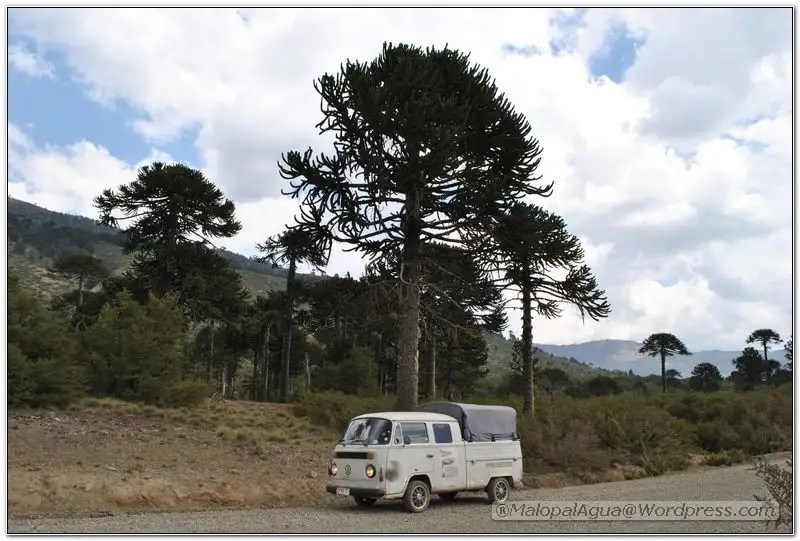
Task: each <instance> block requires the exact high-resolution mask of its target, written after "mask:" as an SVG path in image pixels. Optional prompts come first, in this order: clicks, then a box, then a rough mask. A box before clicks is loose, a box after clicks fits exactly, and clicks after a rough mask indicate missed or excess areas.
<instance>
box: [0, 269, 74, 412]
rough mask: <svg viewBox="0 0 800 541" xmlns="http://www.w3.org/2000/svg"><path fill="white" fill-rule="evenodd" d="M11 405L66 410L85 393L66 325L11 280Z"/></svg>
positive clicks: (9, 345)
mask: <svg viewBox="0 0 800 541" xmlns="http://www.w3.org/2000/svg"><path fill="white" fill-rule="evenodd" d="M8 293H9V295H8V373H7V377H8V397H7V400H8V405H10V406H11V407H20V406H29V407H46V406H55V407H65V406H67V405H69V404H70V403H72V402H74V401H76V400H77V399H79V398H80V397H81V395H82V394H83V391H84V385H83V378H82V371H81V368H80V367H79V366H78V365H77V364H75V362H74V360H73V359H74V357H75V344H74V341H73V340H72V337H71V336H70V335H69V334H68V333H67V330H66V328H65V326H64V324H63V323H62V322H61V321H60V320H59V319H58V318H57V317H56V315H55V314H54V313H53V312H51V311H50V310H48V309H46V308H45V307H44V306H42V305H41V304H40V303H39V302H38V301H37V300H36V299H35V298H33V297H32V296H31V295H29V294H27V293H25V292H23V291H21V290H20V289H19V286H18V284H17V283H16V282H14V281H10V283H9V292H8Z"/></svg>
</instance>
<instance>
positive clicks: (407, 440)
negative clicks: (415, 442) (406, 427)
mask: <svg viewBox="0 0 800 541" xmlns="http://www.w3.org/2000/svg"><path fill="white" fill-rule="evenodd" d="M409 443H411V436H403V445H408V444H409Z"/></svg>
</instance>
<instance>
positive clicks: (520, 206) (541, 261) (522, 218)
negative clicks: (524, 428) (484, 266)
mask: <svg viewBox="0 0 800 541" xmlns="http://www.w3.org/2000/svg"><path fill="white" fill-rule="evenodd" d="M481 246H482V248H481V252H482V253H483V255H484V259H485V260H486V261H487V262H488V269H489V270H490V271H491V272H492V274H494V275H496V276H497V279H498V281H499V282H500V283H501V284H502V285H503V287H505V288H506V289H507V290H510V291H512V292H513V293H515V294H516V295H517V296H518V299H519V300H520V303H521V308H522V339H521V354H522V369H523V382H524V383H523V401H522V410H523V413H524V414H527V415H530V416H533V405H534V400H533V391H534V385H533V364H534V363H533V314H534V312H535V313H537V314H539V315H541V316H544V317H546V318H554V317H558V316H560V315H561V307H560V305H561V304H562V303H568V304H572V305H574V306H576V307H577V308H578V310H579V311H580V313H581V315H582V316H589V317H590V318H591V319H593V320H598V319H600V318H603V317H606V316H607V315H608V314H609V312H610V311H611V308H610V306H609V304H608V301H607V299H606V294H605V292H604V291H603V290H601V289H600V288H599V287H598V285H597V281H596V280H595V278H594V276H593V275H592V272H591V270H590V269H589V267H588V266H587V265H585V264H584V261H583V258H584V252H583V248H582V247H581V244H580V241H579V240H578V238H577V237H576V236H575V235H571V234H570V233H568V232H567V229H566V224H565V222H564V220H563V219H562V218H561V217H560V216H557V215H555V214H552V213H550V212H547V211H545V210H544V209H541V208H539V207H537V206H536V205H530V204H527V203H519V202H518V203H514V204H512V205H511V207H510V208H509V209H508V211H507V212H506V213H504V214H502V215H501V216H499V217H498V219H497V220H496V221H495V222H494V223H493V224H492V227H491V235H490V236H489V237H487V238H486V239H485V240H484V241H483V243H482V245H481Z"/></svg>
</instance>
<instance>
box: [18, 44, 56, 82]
mask: <svg viewBox="0 0 800 541" xmlns="http://www.w3.org/2000/svg"><path fill="white" fill-rule="evenodd" d="M8 64H9V65H10V66H11V67H12V68H14V69H18V70H19V71H21V72H23V73H27V74H28V75H30V76H31V77H48V78H53V77H55V70H54V68H53V65H52V64H50V63H49V62H47V60H45V59H44V58H42V57H41V56H40V55H38V54H36V53H34V52H31V51H29V50H28V49H27V48H25V46H24V45H20V44H14V45H11V46H10V47H9V48H8Z"/></svg>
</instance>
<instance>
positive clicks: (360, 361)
mask: <svg viewBox="0 0 800 541" xmlns="http://www.w3.org/2000/svg"><path fill="white" fill-rule="evenodd" d="M376 372H377V367H376V366H375V361H374V354H373V352H372V349H370V348H368V347H363V346H355V347H353V348H352V350H351V351H350V352H349V353H348V354H347V356H346V357H345V358H344V359H343V360H342V361H341V362H340V363H339V364H335V363H328V364H327V365H325V366H321V367H319V368H317V369H316V370H315V371H314V376H313V378H312V380H311V386H312V388H313V389H314V390H316V391H333V390H336V391H342V392H344V393H347V394H353V395H356V394H357V395H367V396H369V395H375V394H377V393H378V392H379V389H378V379H377V377H376Z"/></svg>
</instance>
